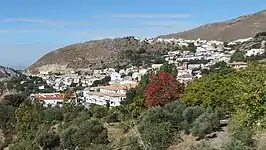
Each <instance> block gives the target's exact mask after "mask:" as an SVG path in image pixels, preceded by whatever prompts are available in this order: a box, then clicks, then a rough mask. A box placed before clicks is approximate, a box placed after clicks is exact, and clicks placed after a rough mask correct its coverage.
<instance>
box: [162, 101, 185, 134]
mask: <svg viewBox="0 0 266 150" xmlns="http://www.w3.org/2000/svg"><path fill="white" fill-rule="evenodd" d="M186 108H187V107H186V105H185V104H183V103H181V102H179V101H174V102H171V103H169V104H167V105H165V107H164V110H165V112H166V113H167V120H168V121H169V122H171V124H172V125H173V126H174V127H175V128H177V129H181V128H182V122H183V121H184V117H183V111H184V110H185V109H186Z"/></svg>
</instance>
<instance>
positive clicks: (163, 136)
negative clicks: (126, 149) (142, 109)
mask: <svg viewBox="0 0 266 150" xmlns="http://www.w3.org/2000/svg"><path fill="white" fill-rule="evenodd" d="M138 129H139V132H140V133H141V137H142V139H143V140H144V143H145V145H147V146H148V147H150V148H151V149H154V150H163V149H167V148H168V147H169V145H170V144H171V142H172V141H173V136H174V134H175V131H174V130H173V129H172V125H171V124H170V123H169V122H162V123H155V124H147V125H144V126H141V127H139V128H138Z"/></svg>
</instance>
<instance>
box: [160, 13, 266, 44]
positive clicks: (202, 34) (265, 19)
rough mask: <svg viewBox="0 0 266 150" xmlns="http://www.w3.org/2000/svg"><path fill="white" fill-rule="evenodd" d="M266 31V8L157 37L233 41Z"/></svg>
mask: <svg viewBox="0 0 266 150" xmlns="http://www.w3.org/2000/svg"><path fill="white" fill-rule="evenodd" d="M263 31H266V10H263V11H259V12H257V13H254V14H250V15H246V16H241V17H238V18H236V19H231V20H228V21H223V22H217V23H211V24H207V25H203V26H200V27H198V28H195V29H192V30H188V31H185V32H180V33H176V34H169V35H161V36H159V37H157V38H184V39H191V40H192V39H198V38H200V39H205V40H220V41H232V40H236V39H242V38H248V37H253V36H254V35H255V34H256V33H258V32H263Z"/></svg>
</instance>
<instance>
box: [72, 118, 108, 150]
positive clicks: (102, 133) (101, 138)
mask: <svg viewBox="0 0 266 150" xmlns="http://www.w3.org/2000/svg"><path fill="white" fill-rule="evenodd" d="M74 143H75V145H76V146H78V147H89V146H90V145H91V144H108V143H109V141H108V136H107V129H106V128H104V126H103V124H102V123H101V122H100V121H99V120H95V119H92V120H88V121H85V122H83V123H82V124H81V125H79V126H78V129H77V131H76V132H75V133H74Z"/></svg>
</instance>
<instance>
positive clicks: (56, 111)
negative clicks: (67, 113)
mask: <svg viewBox="0 0 266 150" xmlns="http://www.w3.org/2000/svg"><path fill="white" fill-rule="evenodd" d="M43 115H44V120H45V121H46V122H47V123H52V122H54V121H63V119H64V116H63V114H62V111H61V108H57V107H53V108H47V109H45V110H44V111H43Z"/></svg>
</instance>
